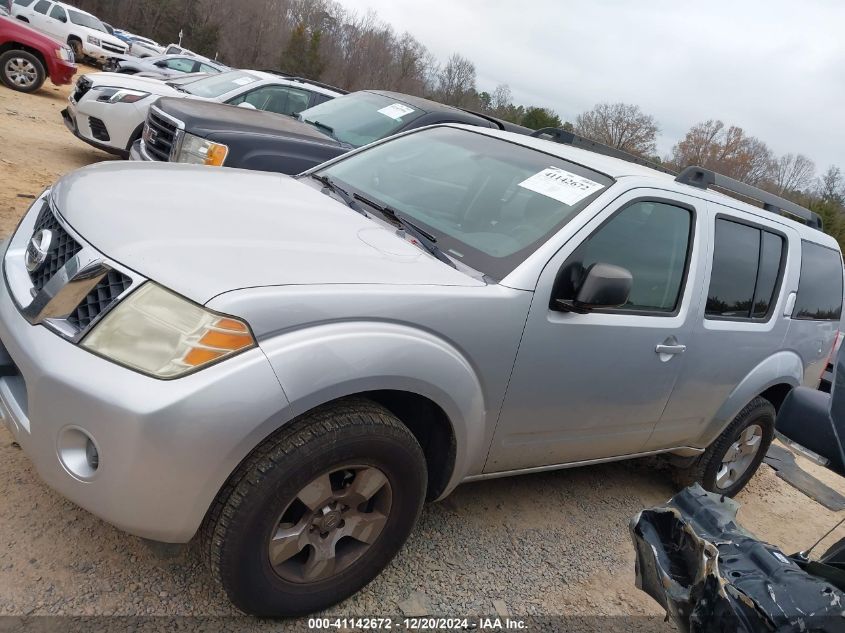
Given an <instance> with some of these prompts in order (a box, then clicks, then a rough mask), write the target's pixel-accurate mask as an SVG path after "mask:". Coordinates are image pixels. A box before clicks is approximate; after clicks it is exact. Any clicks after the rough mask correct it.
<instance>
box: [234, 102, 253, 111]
mask: <svg viewBox="0 0 845 633" xmlns="http://www.w3.org/2000/svg"><path fill="white" fill-rule="evenodd" d="M238 107H239V108H244V109H245V110H258V108H256V107H255V106H254V105H252V104H251V103H247V102H246V101H241V102H240V103H239V104H238Z"/></svg>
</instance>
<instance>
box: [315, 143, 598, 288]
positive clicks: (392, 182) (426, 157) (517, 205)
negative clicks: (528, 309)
mask: <svg viewBox="0 0 845 633" xmlns="http://www.w3.org/2000/svg"><path fill="white" fill-rule="evenodd" d="M319 173H320V174H321V175H327V176H330V177H331V178H333V179H334V181H336V182H337V183H338V185H339V186H341V187H343V188H344V189H347V190H348V191H350V193H358V194H360V195H362V196H364V197H366V198H368V199H371V200H373V201H375V202H378V203H379V204H382V205H387V206H389V207H392V208H393V209H394V210H395V211H397V212H398V213H399V214H400V215H402V216H404V217H407V218H409V219H410V220H411V221H412V222H414V224H417V225H419V226H421V227H423V228H424V229H425V230H426V231H427V232H429V233H431V234H432V235H433V236H434V237H436V238H437V245H438V246H439V247H440V248H441V249H442V250H443V251H445V252H446V253H447V254H448V255H449V256H450V257H452V258H454V259H456V260H458V261H461V262H463V263H465V264H466V265H467V266H470V267H471V268H474V269H475V270H478V271H480V272H483V273H486V274H487V275H489V276H490V277H492V278H493V279H496V280H501V279H503V278H504V277H505V276H507V275H508V273H510V272H511V271H512V270H513V269H514V268H516V267H517V266H518V265H519V264H520V263H522V262H523V261H524V260H525V258H527V257H528V256H529V255H530V254H531V253H533V252H534V251H535V250H536V248H537V246H539V244H540V243H542V242H544V241H546V240H547V239H548V238H549V237H551V235H553V234H554V233H555V232H557V231H558V230H559V229H560V228H561V227H562V226H563V225H564V224H566V223H567V222H568V221H569V220H571V219H572V218H573V217H575V215H577V214H578V212H579V211H581V210H582V209H583V208H584V207H585V206H587V205H588V204H589V203H590V202H591V201H592V200H593V199H595V197H596V196H598V195H599V194H600V193H601V192H602V191H603V190H604V189H606V188H607V187H608V186H610V185H611V184H612V183H613V180H612V179H611V178H609V177H608V176H605V175H603V174H600V173H598V172H595V171H592V170H590V169H587V168H586V167H582V166H580V165H576V164H574V163H570V162H568V161H566V160H564V159H562V158H557V157H555V156H552V155H550V154H545V153H543V152H541V151H538V150H534V149H531V148H528V147H524V146H522V145H517V144H516V143H511V142H509V141H506V140H503V139H500V138H495V137H491V136H487V135H484V134H481V133H477V132H472V131H469V130H463V129H458V128H450V127H437V128H430V129H424V130H421V131H419V132H415V133H412V134H408V135H406V136H402V137H399V138H397V139H393V140H389V141H387V142H385V143H381V144H379V145H376V146H375V147H372V148H370V149H368V150H365V151H363V152H360V153H357V154H353V155H352V156H349V157H348V158H346V159H343V160H341V161H340V162H338V163H335V164H333V165H331V166H330V167H327V168H326V169H323V170H321V171H320V172H319Z"/></svg>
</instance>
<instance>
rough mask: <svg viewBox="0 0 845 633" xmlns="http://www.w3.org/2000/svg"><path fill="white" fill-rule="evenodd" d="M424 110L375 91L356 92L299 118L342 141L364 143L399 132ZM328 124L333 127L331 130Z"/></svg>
mask: <svg viewBox="0 0 845 633" xmlns="http://www.w3.org/2000/svg"><path fill="white" fill-rule="evenodd" d="M423 114H424V113H423V111H422V110H417V109H416V108H413V107H411V106H409V105H407V104H405V103H402V102H400V101H396V99H391V98H389V97H385V96H382V95H377V94H373V93H372V92H356V93H353V94H351V95H346V96H344V97H338V98H337V99H332V100H330V101H326V102H325V103H321V104H320V105H316V106H314V107H313V108H309V109H308V110H303V111H302V112H300V113H299V118H300V119H301V120H302V121H305V122H306V123H311V124H312V125H314V124H316V123H320V125H319V126H316V127H317V128H318V129H320V128H322V131H324V132H326V133H328V134H330V135H333V136H334V137H335V138H336V139H337V140H339V141H341V142H342V143H348V144H349V145H352V146H353V147H361V146H362V145H366V144H367V143H372V142H373V141H377V140H379V139H383V138H384V137H386V136H390V135H391V134H395V133H396V132H397V131H398V130H399V129H400V128H402V127H403V126H405V125H406V124H407V123H409V122H410V121H413V120H414V119H417V118H419V117H420V116H422V115H423ZM327 128H330V129H331V132H329V130H328V129H327Z"/></svg>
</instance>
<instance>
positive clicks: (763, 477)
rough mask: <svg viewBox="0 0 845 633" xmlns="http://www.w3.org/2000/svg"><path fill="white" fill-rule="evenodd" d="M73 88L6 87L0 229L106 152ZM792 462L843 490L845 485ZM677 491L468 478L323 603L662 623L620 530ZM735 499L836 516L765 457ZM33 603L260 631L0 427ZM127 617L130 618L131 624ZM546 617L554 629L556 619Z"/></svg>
mask: <svg viewBox="0 0 845 633" xmlns="http://www.w3.org/2000/svg"><path fill="white" fill-rule="evenodd" d="M67 93H68V89H67V88H61V89H59V88H55V87H52V86H50V85H49V84H48V85H47V87H45V88H44V89H43V90H42V91H40V92H39V93H38V94H37V95H20V94H17V93H13V92H11V91H9V90H5V89H0V183H2V184H3V186H2V187H0V235H3V234H5V233H8V232H9V231H10V230H11V229H12V228H13V227H14V226H15V225H16V223H17V221H18V219H19V217H20V215H21V213H23V212H24V211H25V209H26V208H27V206H28V205H29V204H30V203H31V199H30V198H27V197H25V196H30V195H32V194H37V193H38V192H40V191H41V190H42V189H43V188H44V187H45V186H46V185H47V184H49V183H50V182H52V181H53V180H55V178H56V177H57V176H58V175H61V174H64V173H66V172H68V171H70V170H72V169H75V168H77V167H80V166H82V165H85V164H88V163H91V162H94V161H98V160H104V159H108V158H109V157H108V155H106V154H104V153H102V152H99V151H96V150H93V149H91V148H88V147H87V146H85V145H83V144H82V143H81V142H80V141H78V140H76V139H74V138H73V137H72V136H71V135H70V134H69V133H68V132H67V131H66V130H65V129H64V126H63V125H62V124H61V121H60V118H59V114H58V113H59V110H60V109H61V108H62V107H64V106H63V103H64V99H65V98H66V95H67ZM799 462H801V463H802V465H803V466H804V467H805V468H807V469H808V470H810V471H812V472H813V473H814V474H816V475H817V476H818V477H820V478H823V479H825V480H826V481H827V482H828V483H829V485H832V486H834V487H835V488H836V489H837V490H839V491H840V492H843V493H845V481H843V480H842V479H840V478H839V477H836V476H834V475H831V474H830V473H828V472H827V471H822V470H821V469H818V468H815V467H814V466H813V465H809V464H807V463H806V462H803V461H802V460H799ZM672 493H673V489H672V487H671V485H670V484H669V483H668V477H667V475H666V473H663V472H660V471H659V470H658V469H657V468H656V462H655V461H654V460H639V461H636V462H629V463H619V464H608V465H602V466H595V467H590V468H581V469H577V470H567V471H559V472H553V473H543V474H535V475H526V476H522V477H517V478H512V479H502V480H493V481H487V482H479V483H474V484H468V485H465V486H462V487H460V488H459V489H458V490H457V491H456V492H455V493H454V494H453V495H452V496H451V497H450V498H449V499H447V500H446V501H444V502H442V503H439V504H434V505H429V506H428V507H427V508H426V509H425V511H424V513H423V516H422V519H421V521H420V524H419V525H418V526H417V528H416V530H415V531H414V533H413V534H412V536H411V538H410V540H409V542H408V544H407V545H406V547H405V548H404V549H403V550H402V551H401V552H400V554H399V556H398V557H397V558H396V559H395V560H394V561H393V563H392V564H391V565H390V566H389V567H388V569H387V570H386V571H385V572H384V573H383V574H382V575H381V576H379V577H378V578H377V579H376V580H375V581H374V582H373V583H371V584H370V585H369V586H368V587H367V588H366V589H365V590H363V591H362V592H361V593H359V594H358V595H356V596H354V597H353V598H351V599H349V600H348V601H346V602H344V603H343V604H341V605H338V606H337V607H335V608H333V609H331V610H330V611H331V613H332V614H335V615H339V616H353V615H358V616H367V615H400V614H405V615H418V614H421V613H423V612H430V613H432V614H438V615H452V616H455V615H470V614H483V615H496V614H499V615H503V614H505V613H509V614H511V615H513V616H530V615H532V614H533V615H543V616H549V615H555V614H558V615H566V616H587V617H589V616H613V615H628V616H630V615H634V616H651V617H650V619H645V618H644V617H643V618H642V619H639V620H631V619H621V618H620V619H617V620H600V621H592V625H593V628H595V629H596V630H607V629H608V628H610V627H609V623H610V622H624V624H625V627H626V628H634V629H636V628H637V627H636V625H637V623H639V624H642V625H643V627H644V628H645V629H647V630H655V631H669V630H672V629H671V627H670V626H669V625H668V624H664V623H662V621H661V620H662V617H661V616H662V615H663V614H662V612H661V610H660V609H659V607H658V606H657V604H656V603H654V602H653V601H652V600H651V599H650V598H648V597H647V596H646V595H645V594H643V593H641V592H639V591H637V590H636V589H635V588H634V572H633V558H634V554H633V548H632V546H631V542H630V538H629V535H628V530H627V524H628V521H629V520H630V518H631V517H632V516H633V515H634V514H636V513H637V512H638V511H639V510H640V509H642V508H644V507H647V506H652V505H656V504H659V503H662V502H663V501H665V500H666V499H667V498H668V497H670V496H671V495H672ZM738 500H739V501H740V502H741V503H742V504H743V507H742V510H741V511H740V520H741V522H742V523H743V524H744V525H745V526H746V527H747V528H748V529H749V530H751V531H752V532H754V533H756V534H757V535H758V536H759V537H761V538H763V539H765V540H768V541H770V542H773V543H775V544H777V545H779V546H780V547H782V548H783V549H784V550H786V551H797V550H798V549H800V548H801V547H802V546H806V545H808V544H809V543H811V542H813V541H814V540H815V538H817V537H818V536H820V535H821V534H823V533H824V532H825V531H826V530H827V529H828V528H829V527H830V526H832V525H833V524H834V523H835V522H836V520H837V518H838V517H836V515H835V514H834V513H832V512H829V511H828V510H826V509H825V508H823V507H822V506H820V505H818V504H816V503H814V502H813V501H811V500H810V499H808V498H807V497H805V496H804V495H802V494H801V493H799V492H798V491H796V490H794V489H792V488H791V487H789V486H788V485H787V484H785V483H784V482H783V481H781V480H780V479H778V478H777V477H776V476H775V475H774V472H773V471H772V470H771V469H769V468H768V467H763V468H762V469H761V471H760V473H759V474H758V475H757V477H755V479H754V480H753V481H752V482H751V484H750V485H749V486H748V488H747V489H746V490H745V491H743V492H742V493H741V494H740V495H739V498H738ZM833 538H836V535H834V536H833V537H831V539H833ZM831 539H829V541H830V540H831ZM30 615H33V616H49V615H62V616H69V615H70V616H102V615H111V616H159V617H158V618H157V619H155V620H150V621H147V624H150V626H151V627H152V629H151V630H167V631H169V630H174V629H177V628H178V629H179V630H192V628H193V629H197V630H209V629H224V630H231V629H232V628H238V629H242V628H245V627H247V628H259V629H260V628H267V627H265V625H264V624H263V623H257V622H255V621H252V620H245V619H238V620H231V619H230V618H232V617H235V616H237V615H238V614H237V613H236V612H235V611H234V610H233V609H232V608H231V607H230V606H229V605H228V603H227V601H226V599H225V596H223V595H221V594H220V593H219V592H218V591H217V589H216V588H215V587H214V586H213V585H212V584H211V582H210V581H209V579H208V575H207V574H206V572H205V569H204V568H203V565H202V562H201V560H200V556H199V553H198V552H197V548H196V545H192V546H189V547H187V548H184V550H183V551H180V552H179V553H178V554H177V555H176V556H175V557H173V558H166V559H163V558H161V557H160V556H158V555H157V554H156V553H155V552H154V551H153V550H151V549H150V548H149V547H148V546H147V544H145V543H144V542H143V541H141V540H140V539H137V538H134V537H131V536H128V535H126V534H124V533H122V532H119V531H118V530H117V529H115V528H113V527H111V526H110V525H108V524H106V523H104V522H102V521H100V520H98V519H96V518H95V517H93V516H91V515H90V514H88V513H87V512H85V511H83V510H81V509H79V508H77V507H75V506H74V505H73V504H71V503H70V502H68V501H65V500H64V499H62V498H61V497H59V496H58V495H57V494H55V493H54V492H52V491H51V490H50V489H48V488H47V487H46V486H45V485H44V484H43V483H41V482H40V480H39V479H38V477H37V475H36V474H35V472H34V471H33V469H32V467H31V464H30V462H29V460H28V458H27V457H26V456H25V455H24V454H23V453H22V452H21V451H20V450H19V449H17V448H16V447H15V446H14V445H13V443H12V438H11V436H10V435H9V434H8V433H7V432H6V430H5V429H0V616H30ZM168 616H169V617H179V616H206V617H220V618H222V619H220V620H208V619H204V620H184V619H179V620H171V619H168ZM117 622H118V621H116V620H112V619H108V620H94V621H90V620H83V621H81V623H80V627H79V628H80V629H84V630H86V631H91V630H100V629H102V630H112V629H114V628H117V625H116V623H117ZM125 622H126V623H127V626H137V621H135V620H127V621H125ZM192 622H193V623H194V624H191V623H192ZM233 622H237V626H234V625H233ZM71 623H72V621H70V620H69V619H67V618H64V619H62V620H50V619H38V620H28V621H27V622H26V623H25V624H22V625H21V628H23V629H25V630H27V631H37V630H42V629H43V630H57V629H59V630H69V629H71V628H72V627H71ZM589 623H590V621H587V622H586V624H585V626H586V625H588V624H589ZM296 624H297V625H302V624H303V623H302V622H300V623H296ZM558 624H560V622H558ZM15 626H17V624H16V621H15V620H14V619H11V620H10V619H8V618H5V619H4V618H0V631H7V630H16V629H15ZM148 628H150V627H145V630H147V629H148ZM270 628H273V629H274V630H278V629H279V627H278V626H277V625H272V626H270ZM299 628H303V627H302V626H299ZM551 628H562V627H561V626H557V627H555V625H554V623H552V624H551ZM567 628H575V627H567ZM579 628H584V627H579Z"/></svg>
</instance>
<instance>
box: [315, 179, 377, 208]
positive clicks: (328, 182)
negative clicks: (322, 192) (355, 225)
mask: <svg viewBox="0 0 845 633" xmlns="http://www.w3.org/2000/svg"><path fill="white" fill-rule="evenodd" d="M311 177H312V178H313V179H314V180H316V181H317V182H319V183H320V184H322V185H323V186H324V187H325V188H326V189H328V190H330V191H331V192H332V193H333V194H335V195H336V196H337V197H338V198H340V199H341V200H343V201H344V202H345V203H346V206H347V207H349V208H350V209H352V210H353V211H357V212H358V213H360V214H361V215H363V216H365V217H368V216H367V212H366V211H364V209H362V208H361V205H360V204H358V203H357V202H356V201H355V198H354V197H353V196H350V195H349V194H348V193H347V192H346V191H344V190H343V189H341V188H340V187H338V186H337V184H336V183H335V181H334V180H332V179H331V178H330V177H329V176H323V175H321V174H311Z"/></svg>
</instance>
